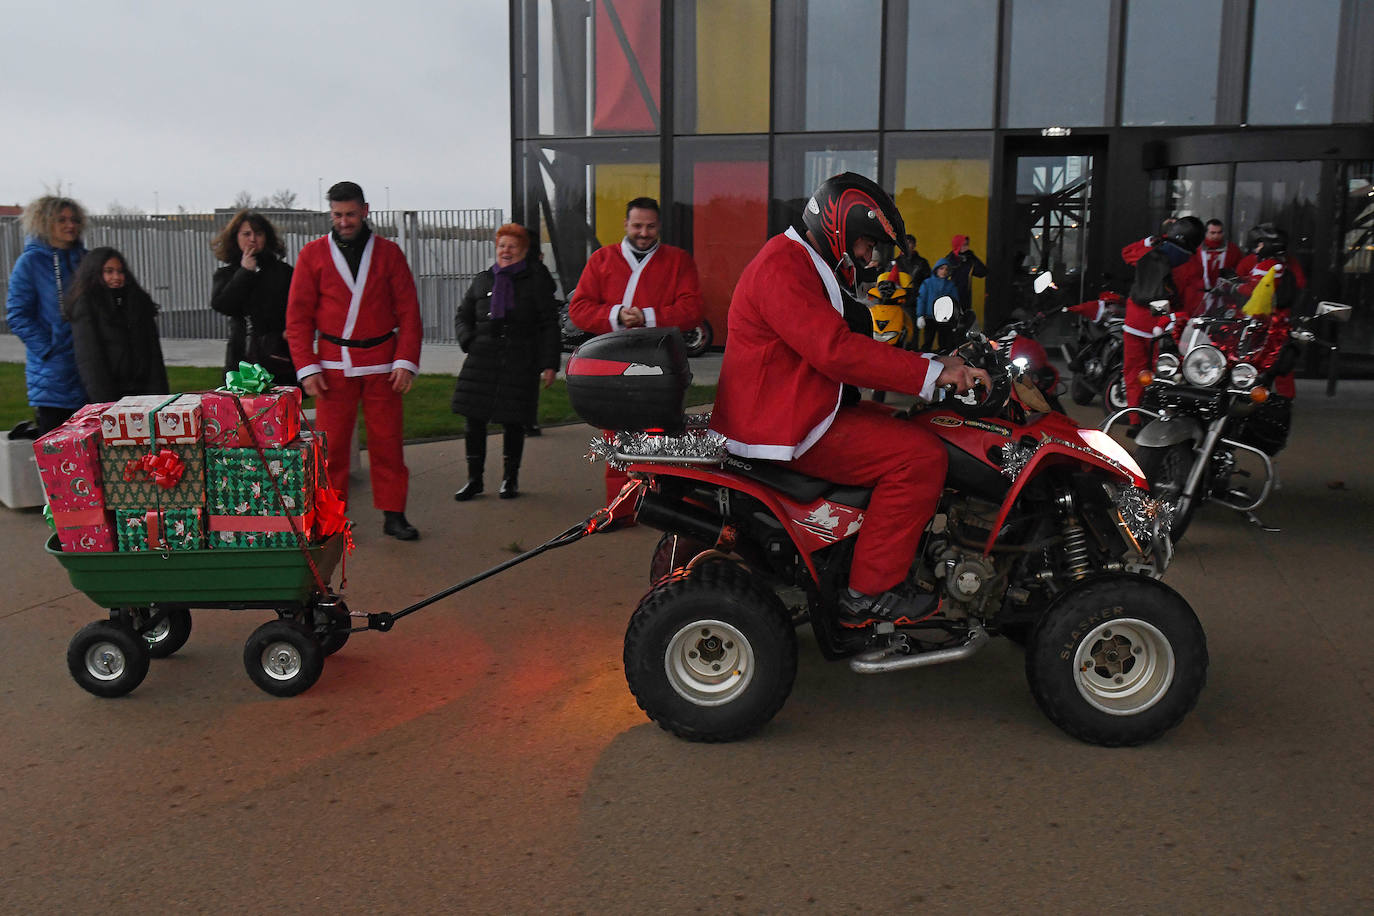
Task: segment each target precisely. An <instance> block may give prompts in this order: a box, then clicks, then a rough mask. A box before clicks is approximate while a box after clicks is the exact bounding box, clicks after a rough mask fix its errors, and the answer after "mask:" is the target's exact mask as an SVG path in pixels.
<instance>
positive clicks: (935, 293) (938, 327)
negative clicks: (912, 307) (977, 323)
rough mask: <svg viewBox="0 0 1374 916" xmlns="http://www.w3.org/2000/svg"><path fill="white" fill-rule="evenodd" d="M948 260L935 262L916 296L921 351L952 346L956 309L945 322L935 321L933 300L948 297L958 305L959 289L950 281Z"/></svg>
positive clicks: (957, 317) (957, 320)
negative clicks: (937, 343) (920, 333)
mask: <svg viewBox="0 0 1374 916" xmlns="http://www.w3.org/2000/svg"><path fill="white" fill-rule="evenodd" d="M950 269H951V268H950V263H949V258H941V259H940V260H938V261H936V262H935V267H934V269H933V270H932V271H931V274H930V276H929V277H926V279H925V282H924V283H922V284H921V289H920V291H919V292H918V293H917V294H916V323H917V325H919V326H920V327H922V328H924V329H925V333H924V334H923V335H922V337H921V349H922V350H925V351H926V352H931V351H933V350H937V349H938V350H947V349H949V348H950V347H953V346H954V343H955V341H954V336H955V335H954V329H955V328H956V327H957V326H958V323H959V315H958V309H957V307H956V309H955V313H956V314H955V315H954V316H953V317H951V318H950V320H949V321H946V322H938V321H936V320H935V300H936V299H939V298H940V297H941V296H949V297H950V298H951V299H953V300H954V301H955V303H958V301H959V287H957V286H955V285H954V281H953V280H951V279H950V277H949V273H950ZM937 335H938V337H939V346H938V347H937V346H935V344H936V337H937Z"/></svg>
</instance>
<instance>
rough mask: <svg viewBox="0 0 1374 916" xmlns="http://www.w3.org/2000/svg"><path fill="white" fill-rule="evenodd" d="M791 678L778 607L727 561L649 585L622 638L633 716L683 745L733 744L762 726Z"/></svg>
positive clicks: (787, 639) (792, 665) (792, 642)
mask: <svg viewBox="0 0 1374 916" xmlns="http://www.w3.org/2000/svg"><path fill="white" fill-rule="evenodd" d="M796 674H797V637H796V633H795V630H794V628H793V626H792V622H791V620H790V619H789V617H788V614H787V611H786V609H785V608H784V607H783V606H782V602H781V601H779V600H778V598H777V596H776V595H774V594H773V593H772V592H769V591H767V590H766V589H764V588H762V587H761V586H759V585H756V584H755V583H754V582H753V580H752V579H751V578H750V576H749V574H748V573H747V572H745V571H744V570H743V569H741V568H739V567H737V566H735V565H733V564H729V563H707V564H704V565H702V566H700V567H697V568H695V569H692V570H691V571H689V572H687V573H686V574H685V575H683V576H677V577H670V578H667V579H665V580H663V581H662V582H660V583H659V584H658V585H656V586H654V588H652V589H650V591H649V593H648V594H647V595H645V596H644V599H643V600H642V601H641V602H640V603H639V607H638V608H637V609H636V610H635V612H634V615H633V616H632V617H631V618H630V625H629V628H628V630H627V631H626V633H625V680H626V682H627V683H628V684H629V687H630V692H631V693H633V694H634V696H635V700H636V701H638V703H639V708H640V709H642V710H644V712H645V713H646V714H647V715H648V716H649V718H650V719H653V720H654V721H655V722H657V723H658V724H659V726H660V727H662V728H664V729H666V730H667V731H670V732H672V733H673V734H675V735H677V736H678V737H680V738H686V739H687V740H689V741H734V740H736V739H739V738H743V737H745V736H747V735H749V734H752V733H753V732H755V731H757V730H758V729H760V728H762V727H763V726H764V725H765V724H767V723H768V721H769V720H771V719H772V718H773V716H774V715H776V714H777V711H778V710H779V709H781V708H782V704H783V703H784V702H785V701H786V699H787V695H788V694H789V693H791V692H792V682H793V680H794V679H795V678H796Z"/></svg>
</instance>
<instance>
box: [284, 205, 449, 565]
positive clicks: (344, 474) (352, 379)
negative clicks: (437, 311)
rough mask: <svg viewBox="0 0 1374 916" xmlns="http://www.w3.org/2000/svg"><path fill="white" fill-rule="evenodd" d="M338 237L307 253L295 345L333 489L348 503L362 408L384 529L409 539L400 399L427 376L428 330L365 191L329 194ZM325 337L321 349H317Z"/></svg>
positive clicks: (292, 307) (295, 291)
mask: <svg viewBox="0 0 1374 916" xmlns="http://www.w3.org/2000/svg"><path fill="white" fill-rule="evenodd" d="M328 197H329V218H330V222H331V223H332V224H333V227H334V228H333V230H332V231H331V232H330V233H329V235H327V236H325V237H324V238H319V239H315V240H314V241H313V242H309V243H307V244H306V246H305V247H304V248H302V249H301V253H300V255H299V256H298V257H297V258H296V269H295V272H294V274H293V275H292V278H291V292H290V294H289V295H288V297H287V302H286V340H287V343H288V344H290V346H291V359H292V361H293V362H294V363H295V364H296V365H297V366H299V367H301V368H300V369H298V370H297V372H296V375H297V377H298V378H299V379H300V382H301V388H303V389H304V390H305V394H306V396H307V397H312V398H315V399H316V400H315V406H316V412H317V418H318V420H319V424H320V427H321V428H322V429H323V430H324V432H325V436H326V438H327V440H328V443H327V444H328V447H329V457H328V461H329V482H330V484H331V485H332V486H333V487H334V489H335V490H337V491H338V492H339V496H340V498H342V499H343V500H344V502H347V501H348V463H349V448H350V444H351V442H352V440H353V427H354V424H355V423H357V420H358V403H359V401H361V402H362V405H363V420H364V422H365V423H366V424H367V454H368V456H369V459H370V460H369V464H370V465H371V468H372V503H373V505H374V506H376V507H377V508H378V509H381V510H382V514H383V516H384V518H385V521H384V522H383V525H382V531H383V533H385V534H388V535H390V536H391V537H394V538H398V539H400V540H403V541H413V540H415V539H416V538H417V537H419V536H420V534H419V532H418V531H416V530H415V528H414V527H413V526H412V525H411V524H410V522H409V521H407V520H406V514H405V509H406V495H407V490H408V487H409V482H410V472H409V470H408V469H407V468H406V464H405V457H404V454H403V450H402V440H401V426H402V407H401V395H403V394H405V393H406V392H407V391H409V390H410V386H411V383H412V381H413V380H414V378H415V376H416V374H417V373H419V371H420V338H421V336H422V334H423V332H424V326H423V323H422V321H421V319H420V304H419V301H418V299H417V297H416V294H415V278H414V277H413V276H412V275H411V273H410V267H409V265H407V264H406V258H405V254H404V253H403V252H402V251H401V249H400V247H399V246H397V245H396V244H395V243H394V242H391V241H388V240H387V239H384V238H382V237H381V236H379V235H376V234H374V233H373V232H372V229H371V227H369V226H368V225H367V213H368V207H367V201H366V200H365V199H364V197H363V189H362V188H360V187H358V185H356V184H354V183H353V182H351V181H341V182H339V183H338V184H336V185H334V186H333V187H331V188H330V189H329V194H328ZM317 335H318V341H317V339H316V338H317Z"/></svg>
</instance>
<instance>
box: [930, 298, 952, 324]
mask: <svg viewBox="0 0 1374 916" xmlns="http://www.w3.org/2000/svg"><path fill="white" fill-rule="evenodd" d="M931 314H933V315H934V316H935V320H936V321H938V322H940V323H941V324H944V323H945V322H946V321H949V320H950V319H951V318H953V317H954V300H953V299H952V298H950V297H949V296H941V297H940V298H939V299H936V300H935V303H934V305H932V306H931Z"/></svg>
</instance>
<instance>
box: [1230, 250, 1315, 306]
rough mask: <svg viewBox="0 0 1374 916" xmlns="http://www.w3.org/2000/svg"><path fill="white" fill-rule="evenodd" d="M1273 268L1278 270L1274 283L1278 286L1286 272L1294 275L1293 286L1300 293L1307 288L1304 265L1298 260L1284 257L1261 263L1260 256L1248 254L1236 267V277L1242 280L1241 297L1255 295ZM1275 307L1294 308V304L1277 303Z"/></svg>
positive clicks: (1269, 259)
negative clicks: (1256, 288) (1265, 276)
mask: <svg viewBox="0 0 1374 916" xmlns="http://www.w3.org/2000/svg"><path fill="white" fill-rule="evenodd" d="M1271 267H1272V268H1276V269H1275V270H1274V283H1275V284H1276V285H1277V284H1278V283H1279V281H1280V280H1282V279H1283V274H1284V271H1285V270H1286V271H1288V272H1289V273H1291V274H1292V275H1293V284H1294V286H1295V287H1296V289H1297V290H1299V291H1300V290H1303V289H1306V288H1307V275H1306V274H1304V273H1303V270H1302V265H1301V264H1299V263H1298V262H1297V261H1296V260H1290V259H1289V258H1287V257H1284V258H1265V259H1264V260H1262V261H1261V260H1260V259H1259V257H1258V256H1256V255H1253V254H1248V255H1246V256H1245V257H1244V258H1242V259H1241V261H1240V263H1239V264H1237V265H1236V276H1238V277H1239V278H1240V290H1239V292H1240V293H1241V295H1243V296H1249V295H1250V294H1251V293H1253V292H1254V291H1255V287H1256V286H1258V285H1259V281H1261V280H1263V279H1264V275H1265V274H1267V273H1268V272H1269V269H1270V268H1271ZM1275 307H1276V308H1280V309H1284V308H1292V307H1293V303H1292V302H1276V303H1275Z"/></svg>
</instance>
